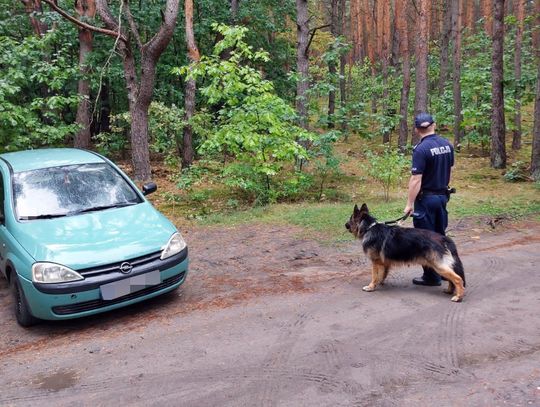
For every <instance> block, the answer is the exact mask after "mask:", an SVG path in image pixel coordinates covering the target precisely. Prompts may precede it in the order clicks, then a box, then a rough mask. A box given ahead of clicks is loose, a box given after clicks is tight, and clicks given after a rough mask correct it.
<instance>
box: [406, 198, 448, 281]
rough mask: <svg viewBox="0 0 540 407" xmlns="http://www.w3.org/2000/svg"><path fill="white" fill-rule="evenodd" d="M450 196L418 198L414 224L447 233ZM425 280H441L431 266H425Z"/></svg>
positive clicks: (415, 203) (415, 205) (421, 227)
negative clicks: (447, 208)
mask: <svg viewBox="0 0 540 407" xmlns="http://www.w3.org/2000/svg"><path fill="white" fill-rule="evenodd" d="M447 203H448V197H447V196H446V195H424V194H422V196H421V197H420V198H417V199H416V201H415V202H414V218H413V224H414V227H415V228H418V229H428V230H432V231H434V232H437V233H440V234H441V235H444V234H445V231H446V227H447V226H448V212H447V211H446V204H447ZM423 269H424V275H423V279H424V281H429V282H440V281H441V276H439V275H438V274H437V273H436V272H435V271H434V270H433V269H432V268H431V267H425V266H424V267H423Z"/></svg>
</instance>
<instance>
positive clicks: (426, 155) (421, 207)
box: [411, 134, 454, 283]
mask: <svg viewBox="0 0 540 407" xmlns="http://www.w3.org/2000/svg"><path fill="white" fill-rule="evenodd" d="M453 165H454V148H453V147H452V145H451V144H450V143H449V142H448V140H446V139H445V138H443V137H441V136H439V135H437V134H431V135H429V136H425V137H423V138H422V140H421V141H420V142H419V143H418V144H417V145H416V146H415V147H414V150H413V157H412V169H411V172H412V174H413V175H414V174H422V186H421V190H420V193H419V194H418V196H417V197H416V200H415V202H414V218H413V224H414V227H415V228H420V229H428V230H433V231H435V232H438V233H440V234H442V235H444V234H445V231H446V227H447V226H448V212H447V211H446V204H447V203H448V195H447V192H446V191H447V189H448V184H449V182H450V171H451V168H452V166H453ZM423 279H424V280H425V281H426V282H433V283H440V281H441V277H440V276H439V275H438V274H437V273H435V271H433V269H431V268H429V267H424V276H423Z"/></svg>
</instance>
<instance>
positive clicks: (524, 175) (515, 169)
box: [504, 161, 530, 182]
mask: <svg viewBox="0 0 540 407" xmlns="http://www.w3.org/2000/svg"><path fill="white" fill-rule="evenodd" d="M504 180H505V181H507V182H522V181H529V180H530V177H529V166H528V164H527V163H526V162H524V161H516V162H514V163H512V165H511V166H510V169H508V171H506V172H505V173H504Z"/></svg>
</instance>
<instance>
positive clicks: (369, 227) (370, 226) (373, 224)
mask: <svg viewBox="0 0 540 407" xmlns="http://www.w3.org/2000/svg"><path fill="white" fill-rule="evenodd" d="M376 224H377V222H373V223H372V224H371V225H369V226H368V228H367V229H366V230H369V229H371V228H372V227H373V226H375V225H376Z"/></svg>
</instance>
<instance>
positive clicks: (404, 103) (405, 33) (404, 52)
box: [395, 0, 411, 151]
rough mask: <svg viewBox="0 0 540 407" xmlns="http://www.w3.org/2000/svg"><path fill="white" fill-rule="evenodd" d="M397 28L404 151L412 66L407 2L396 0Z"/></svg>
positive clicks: (400, 134)
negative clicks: (401, 73)
mask: <svg viewBox="0 0 540 407" xmlns="http://www.w3.org/2000/svg"><path fill="white" fill-rule="evenodd" d="M395 7H396V9H395V15H396V28H397V30H398V32H399V38H400V40H401V42H400V47H399V48H400V53H401V56H402V57H403V87H402V88H401V100H400V103H399V115H400V117H401V119H400V120H399V138H398V146H399V148H400V150H401V151H404V150H405V148H406V146H407V133H408V126H407V112H408V106H409V91H410V88H411V66H410V54H409V27H408V19H407V0H396V5H395Z"/></svg>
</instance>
